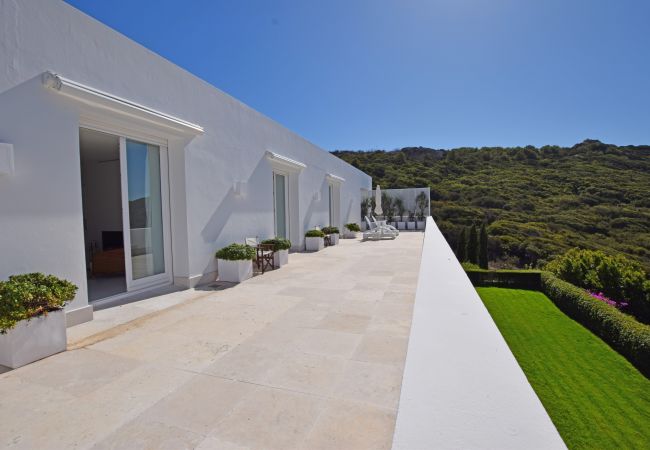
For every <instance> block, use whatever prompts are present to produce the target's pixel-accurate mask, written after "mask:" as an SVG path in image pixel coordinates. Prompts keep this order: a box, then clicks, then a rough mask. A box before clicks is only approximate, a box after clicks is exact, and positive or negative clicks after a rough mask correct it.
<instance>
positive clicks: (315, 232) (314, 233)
mask: <svg viewBox="0 0 650 450" xmlns="http://www.w3.org/2000/svg"><path fill="white" fill-rule="evenodd" d="M305 237H319V238H324V237H325V233H323V232H322V231H321V230H309V231H307V232H306V233H305Z"/></svg>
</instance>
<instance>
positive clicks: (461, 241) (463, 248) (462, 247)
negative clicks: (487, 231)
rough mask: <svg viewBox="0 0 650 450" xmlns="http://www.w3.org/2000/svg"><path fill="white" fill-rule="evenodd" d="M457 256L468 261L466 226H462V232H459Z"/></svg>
mask: <svg viewBox="0 0 650 450" xmlns="http://www.w3.org/2000/svg"><path fill="white" fill-rule="evenodd" d="M456 257H457V258H458V261H460V262H465V261H467V236H466V232H465V228H461V230H460V233H459V234H458V242H457V244H456Z"/></svg>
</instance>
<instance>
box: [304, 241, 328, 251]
mask: <svg viewBox="0 0 650 450" xmlns="http://www.w3.org/2000/svg"><path fill="white" fill-rule="evenodd" d="M323 248H325V239H323V238H321V237H306V238H305V249H306V250H307V251H308V252H317V251H319V250H322V249H323Z"/></svg>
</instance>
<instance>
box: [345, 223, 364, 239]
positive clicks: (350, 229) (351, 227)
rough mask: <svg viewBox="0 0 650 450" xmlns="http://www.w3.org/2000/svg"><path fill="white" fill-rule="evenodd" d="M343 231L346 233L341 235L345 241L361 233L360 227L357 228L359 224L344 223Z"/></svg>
mask: <svg viewBox="0 0 650 450" xmlns="http://www.w3.org/2000/svg"><path fill="white" fill-rule="evenodd" d="M345 229H346V230H347V232H346V233H345V234H344V235H343V237H344V238H346V239H355V238H356V237H357V233H359V232H360V231H361V227H359V224H357V223H346V224H345Z"/></svg>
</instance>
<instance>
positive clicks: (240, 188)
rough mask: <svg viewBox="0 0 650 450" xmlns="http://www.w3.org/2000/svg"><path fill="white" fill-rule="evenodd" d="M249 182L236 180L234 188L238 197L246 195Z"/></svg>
mask: <svg viewBox="0 0 650 450" xmlns="http://www.w3.org/2000/svg"><path fill="white" fill-rule="evenodd" d="M247 185H248V183H246V182H245V181H235V182H234V183H233V187H232V190H233V192H234V193H235V195H236V196H237V197H240V198H241V197H246V188H247Z"/></svg>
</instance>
